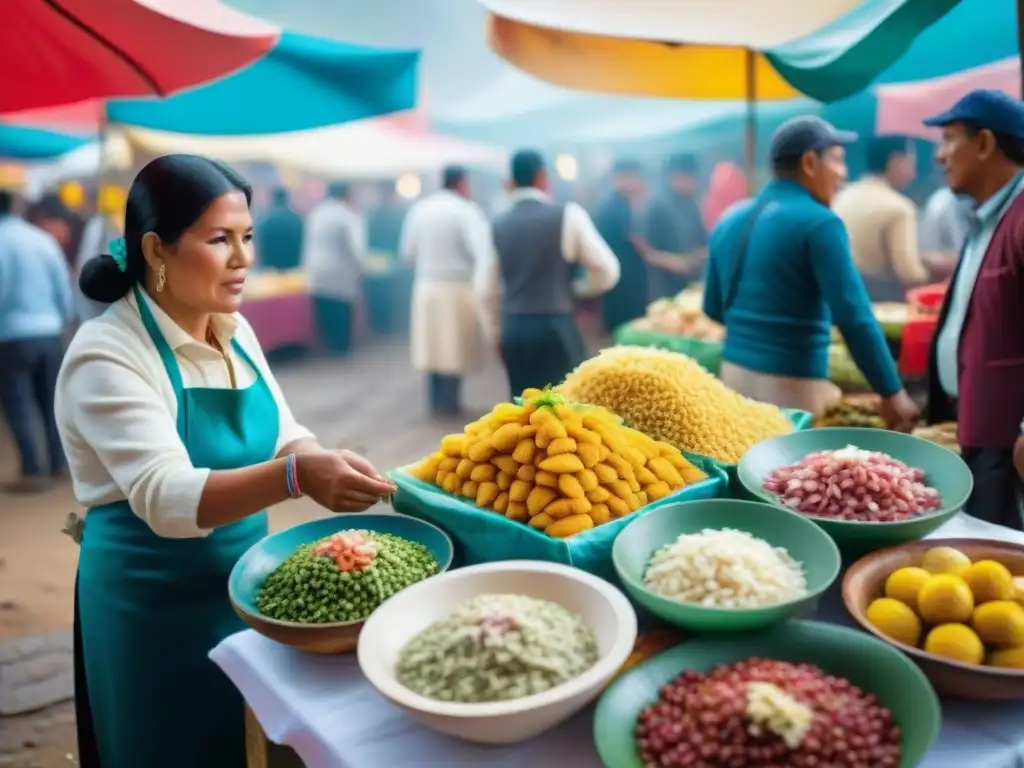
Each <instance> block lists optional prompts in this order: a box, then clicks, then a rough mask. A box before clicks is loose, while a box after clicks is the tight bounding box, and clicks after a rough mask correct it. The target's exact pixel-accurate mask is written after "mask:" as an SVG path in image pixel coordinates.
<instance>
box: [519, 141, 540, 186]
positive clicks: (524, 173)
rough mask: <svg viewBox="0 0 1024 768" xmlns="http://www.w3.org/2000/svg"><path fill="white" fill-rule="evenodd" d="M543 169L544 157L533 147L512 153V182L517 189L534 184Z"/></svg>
mask: <svg viewBox="0 0 1024 768" xmlns="http://www.w3.org/2000/svg"><path fill="white" fill-rule="evenodd" d="M544 169H545V164H544V157H543V155H541V153H540V152H538V151H536V150H534V149H521V150H519V151H518V152H516V153H515V154H514V155H512V168H511V174H512V183H513V184H514V185H515V187H516V188H517V189H520V188H522V187H532V186H534V185H535V184H536V183H537V177H538V176H539V175H540V174H541V173H543V172H544Z"/></svg>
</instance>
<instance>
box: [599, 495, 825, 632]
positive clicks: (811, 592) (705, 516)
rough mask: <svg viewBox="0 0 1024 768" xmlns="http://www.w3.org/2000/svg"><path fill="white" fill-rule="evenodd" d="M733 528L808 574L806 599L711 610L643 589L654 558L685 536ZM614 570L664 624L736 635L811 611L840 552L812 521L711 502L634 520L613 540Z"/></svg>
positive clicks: (776, 510)
mask: <svg viewBox="0 0 1024 768" xmlns="http://www.w3.org/2000/svg"><path fill="white" fill-rule="evenodd" d="M707 528H710V529H712V530H721V529H723V528H732V529H734V530H740V531H746V532H747V533H749V534H751V535H752V536H755V537H757V538H759V539H763V540H764V541H767V542H768V543H769V544H771V545H772V546H774V547H782V548H784V549H785V550H786V551H787V552H788V553H789V556H790V557H792V558H793V559H794V560H796V561H797V562H798V563H800V564H801V566H802V567H803V569H804V575H805V577H806V579H807V594H805V595H803V596H801V597H799V598H797V599H795V600H788V601H786V602H784V603H779V604H777V605H771V606H767V607H764V608H713V607H709V606H704V605H694V604H691V603H680V602H678V601H676V600H671V599H669V598H667V597H663V596H662V595H659V594H658V593H656V592H653V591H651V590H649V589H648V588H647V587H645V586H644V573H645V572H646V570H647V564H648V563H649V562H650V560H651V556H652V555H653V554H654V553H655V552H656V551H657V550H659V549H661V547H663V546H665V545H666V544H670V543H672V542H673V541H675V540H676V539H677V538H678V537H679V536H680V535H681V534H684V533H700V532H701V531H703V530H704V529H707ZM612 560H613V562H614V563H615V571H616V573H618V575H619V579H620V580H621V582H622V585H623V586H624V587H625V588H626V591H627V592H628V593H629V596H630V597H631V598H633V600H634V601H636V602H637V603H638V604H640V605H641V606H643V607H644V608H646V609H647V610H648V611H650V612H651V613H653V614H654V615H655V616H657V617H658V618H660V619H662V620H663V621H665V622H667V623H669V624H672V625H673V626H676V627H682V628H683V629H689V630H693V631H697V632H737V631H746V630H751V629H758V628H760V627H766V626H769V625H771V624H777V623H779V622H780V621H785V620H786V619H788V618H789V617H790V616H795V615H798V614H801V613H804V612H807V611H809V610H810V609H811V608H812V607H813V604H814V603H815V602H816V601H817V599H818V598H819V597H820V596H821V594H822V593H823V592H824V591H825V590H826V589H828V588H829V586H830V585H831V584H832V582H833V581H835V580H836V577H837V576H839V568H840V558H839V550H838V549H837V548H836V545H835V544H834V543H833V542H832V539H830V538H829V537H828V534H826V533H825V532H824V531H823V530H821V529H820V528H819V527H818V526H816V525H815V524H814V523H812V522H811V521H810V520H807V519H805V518H804V517H802V516H800V515H798V514H796V513H795V512H790V511H789V510H787V509H783V508H782V507H769V506H766V505H764V504H760V503H758V502H756V501H737V500H734V499H710V500H707V501H688V502H681V503H679V504H670V505H668V506H665V507H661V508H660V509H654V510H651V511H650V512H648V513H646V514H644V515H643V516H642V517H638V518H636V519H635V520H634V521H633V522H631V523H630V524H629V525H628V526H627V527H626V529H625V530H624V531H623V532H622V533H620V534H619V535H618V537H617V538H616V539H615V544H614V546H613V547H612Z"/></svg>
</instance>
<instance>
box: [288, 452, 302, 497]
mask: <svg viewBox="0 0 1024 768" xmlns="http://www.w3.org/2000/svg"><path fill="white" fill-rule="evenodd" d="M298 461H299V460H298V458H297V457H296V455H295V454H294V453H289V454H288V455H287V456H286V457H285V459H284V481H285V483H286V484H287V485H288V495H289V496H290V497H291V498H293V499H298V498H300V497H301V496H302V489H301V488H299V472H298Z"/></svg>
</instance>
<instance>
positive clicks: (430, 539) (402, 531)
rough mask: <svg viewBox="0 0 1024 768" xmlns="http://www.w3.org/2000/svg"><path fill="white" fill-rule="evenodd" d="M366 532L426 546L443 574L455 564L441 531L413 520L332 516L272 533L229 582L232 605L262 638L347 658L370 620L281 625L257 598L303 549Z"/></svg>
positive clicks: (393, 516)
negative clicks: (264, 612) (334, 537)
mask: <svg viewBox="0 0 1024 768" xmlns="http://www.w3.org/2000/svg"><path fill="white" fill-rule="evenodd" d="M350 530H367V531H374V532H376V533H389V534H391V535H393V536H400V537H402V538H403V539H407V540H408V541H415V542H418V543H419V544H422V545H423V546H425V547H426V548H427V549H428V550H429V551H430V554H431V555H433V556H434V559H435V560H437V566H438V573H443V572H444V571H446V570H448V568H449V567H450V566H451V564H452V554H453V548H452V540H451V539H450V538H448V534H446V533H445V532H444V531H442V530H441V529H440V528H438V527H437V526H436V525H431V524H430V523H427V522H424V521H422V520H417V519H416V518H414V517H407V516H406V515H398V514H393V513H381V512H361V513H358V514H346V515H331V516H330V517H322V518H320V519H318V520H310V521H309V522H306V523H299V524H298V525H296V526H293V527H291V528H288V529H286V530H283V531H278V532H277V533H272V534H270V535H269V536H267V537H266V538H264V539H263V540H262V541H260V542H258V543H257V544H254V545H253V546H252V547H250V548H249V551H248V552H246V553H245V554H244V555H242V557H240V558H239V560H238V562H237V563H235V567H234V568H232V569H231V576H230V577H229V578H228V594H229V595H230V597H231V604H232V606H234V609H235V613H237V614H238V615H239V616H240V617H241V618H242V620H243V621H245V623H246V624H248V625H249V626H250V627H252V628H253V629H255V630H256V631H257V632H259V633H260V634H261V635H263V636H265V637H268V638H270V639H271V640H274V641H276V642H278V643H281V644H282V645H287V646H290V647H292V648H297V649H298V650H300V651H308V652H310V653H347V652H349V651H354V650H355V649H356V644H357V642H358V640H359V632H360V630H361V629H362V628H363V622H364V621H365V619H360V620H359V621H341V622H334V623H330V624H302V623H299V622H295V621H280V620H278V619H271V618H268V617H266V616H263V615H262V614H261V613H260V612H259V609H258V608H257V607H256V595H257V593H258V592H259V589H260V587H261V586H263V582H264V581H266V578H267V576H269V575H270V572H271V571H273V570H274V569H275V568H277V566H279V565H280V564H281V563H282V562H284V561H285V560H287V559H288V558H289V557H291V556H292V555H293V554H294V553H295V550H296V549H298V548H299V547H300V546H302V545H303V544H310V543H312V542H314V541H319V540H320V539H323V538H326V537H327V536H331V535H333V534H335V533H340V532H341V531H350Z"/></svg>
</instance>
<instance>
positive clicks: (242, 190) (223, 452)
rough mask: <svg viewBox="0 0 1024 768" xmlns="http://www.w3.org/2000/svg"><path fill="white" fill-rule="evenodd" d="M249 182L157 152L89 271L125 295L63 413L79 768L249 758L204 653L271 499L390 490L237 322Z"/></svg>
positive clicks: (335, 500)
mask: <svg viewBox="0 0 1024 768" xmlns="http://www.w3.org/2000/svg"><path fill="white" fill-rule="evenodd" d="M250 197H251V191H250V189H249V186H248V184H246V182H245V181H244V180H243V179H242V178H240V177H239V176H238V175H237V174H236V173H235V172H234V171H232V170H231V169H230V168H228V167H227V166H225V165H222V164H220V163H217V162H214V161H211V160H207V159H205V158H201V157H195V156H191V155H169V156H166V157H161V158H158V159H156V160H154V161H153V162H151V163H149V165H147V166H146V167H145V168H143V169H142V171H141V172H140V173H139V175H138V177H137V178H136V179H135V182H134V183H133V184H132V188H131V191H130V193H129V195H128V202H127V211H126V218H125V237H124V238H123V240H118V241H114V242H112V243H111V249H110V254H109V255H104V256H100V257H98V258H95V259H93V260H91V261H90V262H89V263H87V264H86V266H85V269H84V270H83V273H82V277H81V287H82V290H83V292H84V293H85V295H86V296H88V297H89V298H91V299H94V300H96V301H100V302H104V303H108V304H110V305H111V306H110V308H109V309H108V310H107V311H106V312H105V313H104V314H103V315H101V316H100V317H98V318H96V319H94V320H90V321H89V322H87V323H85V324H84V325H83V326H82V328H81V329H80V330H79V331H78V333H77V334H76V336H75V337H74V340H73V341H72V343H71V346H70V348H69V350H68V352H67V355H66V357H65V360H64V365H63V368H62V369H61V373H60V378H59V381H58V390H57V403H56V412H57V421H58V425H59V428H60V431H61V437H62V440H63V443H64V448H65V451H66V452H67V455H68V461H69V464H70V469H71V474H72V478H73V480H74V488H75V495H76V496H77V498H78V500H79V502H80V503H81V504H82V505H84V506H85V507H87V508H88V511H87V513H86V517H85V524H84V530H83V531H82V549H81V554H80V556H79V566H78V584H77V588H76V611H75V629H76V632H75V655H76V659H75V661H76V664H75V667H76V669H75V672H76V691H75V693H76V716H77V718H78V727H79V741H80V744H79V751H80V765H81V766H82V768H95V767H96V766H102V768H182V766H190V768H243V766H244V765H245V735H244V716H243V703H242V699H241V698H240V696H239V695H238V693H237V692H236V691H235V690H234V688H233V687H232V685H231V683H230V682H228V680H227V678H226V677H224V676H223V675H222V674H221V673H220V671H219V670H218V669H217V668H216V667H215V666H214V665H213V663H212V662H211V661H209V659H208V658H207V654H208V653H209V651H210V650H211V649H212V648H213V647H214V646H215V645H217V643H219V642H220V641H221V640H222V639H224V638H225V637H226V636H228V635H230V634H232V633H233V632H236V631H238V630H240V629H242V624H241V622H240V620H239V619H238V618H237V617H236V616H235V615H234V612H233V611H232V608H231V605H230V602H229V600H228V594H227V578H228V574H229V573H230V571H231V568H232V566H233V565H234V563H235V561H236V560H237V559H238V558H239V557H240V556H241V555H242V554H243V553H244V552H245V551H246V550H247V549H248V548H249V547H250V546H252V545H253V544H255V543H256V542H257V541H259V540H260V539H261V538H262V537H263V536H265V535H266V533H267V513H266V512H265V511H264V510H265V509H266V508H267V507H269V506H271V505H273V504H277V503H279V502H282V501H284V500H286V499H288V498H289V497H297V496H299V495H301V494H305V495H308V496H310V497H311V498H312V499H313V500H314V501H316V502H317V503H319V504H321V505H322V506H324V507H325V508H327V509H329V510H332V511H335V512H349V511H358V510H363V509H366V508H367V507H369V506H371V505H372V504H374V503H375V502H376V501H377V500H378V499H380V498H381V497H383V496H385V495H387V494H389V493H390V492H391V491H392V486H391V484H390V483H389V482H388V481H387V480H385V479H384V478H382V477H381V476H380V475H379V474H378V473H377V471H376V470H375V469H374V468H373V467H372V466H371V465H370V464H369V463H368V462H367V461H366V460H365V459H363V458H362V457H360V456H357V455H355V454H352V453H349V452H347V451H328V450H325V449H323V448H321V447H320V446H319V445H318V444H317V442H316V440H315V439H314V437H313V435H312V434H311V433H310V432H308V431H307V430H306V429H304V428H303V427H301V426H299V425H298V424H297V423H296V422H295V419H294V418H293V416H292V413H291V411H290V410H289V409H288V405H287V404H286V403H285V401H284V399H283V397H282V395H281V391H280V389H279V388H278V386H277V383H276V382H275V381H274V377H273V375H272V373H271V371H270V369H269V367H268V366H267V363H266V360H265V359H264V356H263V353H262V352H261V351H260V348H259V344H258V343H257V341H256V338H255V336H254V335H253V331H252V328H250V326H249V324H248V323H247V322H246V321H245V320H244V319H243V318H242V317H241V316H240V315H238V314H237V310H238V308H239V303H240V300H241V293H242V287H243V285H244V282H245V277H246V271H247V270H248V269H249V267H250V266H251V264H252V261H253V247H252V217H251V216H250V214H249V202H250Z"/></svg>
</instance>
